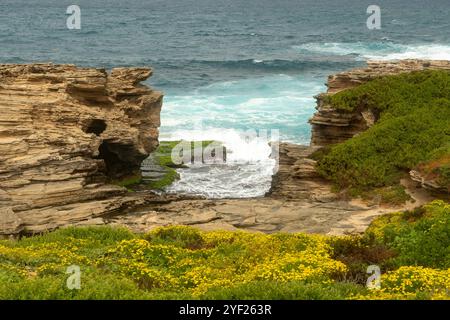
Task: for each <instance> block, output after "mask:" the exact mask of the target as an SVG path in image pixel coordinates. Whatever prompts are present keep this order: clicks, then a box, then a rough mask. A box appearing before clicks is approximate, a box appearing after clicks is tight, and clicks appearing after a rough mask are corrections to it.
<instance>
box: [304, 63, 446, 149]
mask: <svg viewBox="0 0 450 320" xmlns="http://www.w3.org/2000/svg"><path fill="white" fill-rule="evenodd" d="M426 69H432V70H450V61H430V60H400V61H369V62H368V65H367V67H364V68H358V69H353V70H350V71H346V72H341V73H338V74H335V75H331V76H329V77H328V83H327V87H328V90H327V92H326V93H322V94H320V95H318V96H316V99H317V107H316V109H317V112H316V113H315V114H314V116H313V117H312V118H311V119H310V123H311V125H312V136H311V145H313V146H326V145H330V144H335V143H339V142H342V141H345V140H347V139H349V138H352V137H353V136H355V135H356V134H358V133H361V132H362V131H365V130H367V129H368V128H370V127H371V126H372V125H373V124H374V123H375V122H376V120H377V116H378V115H377V114H376V113H375V112H373V110H370V109H367V108H361V109H360V110H356V111H355V112H345V111H340V110H336V109H334V108H333V107H332V106H330V105H329V104H327V103H326V102H325V99H324V98H325V97H326V96H328V95H333V94H335V93H337V92H339V91H342V90H345V89H349V88H353V87H356V86H358V85H361V84H363V83H365V82H368V81H370V80H372V79H375V78H378V77H381V76H388V75H394V74H400V73H404V72H412V71H420V70H426Z"/></svg>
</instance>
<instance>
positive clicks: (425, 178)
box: [409, 170, 450, 194]
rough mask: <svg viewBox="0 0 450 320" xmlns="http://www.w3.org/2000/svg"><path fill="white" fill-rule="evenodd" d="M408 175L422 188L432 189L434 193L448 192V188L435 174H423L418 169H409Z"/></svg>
mask: <svg viewBox="0 0 450 320" xmlns="http://www.w3.org/2000/svg"><path fill="white" fill-rule="evenodd" d="M409 176H410V177H411V179H412V180H413V181H415V182H417V183H418V184H419V185H420V186H421V187H422V188H424V189H427V190H430V191H433V192H435V193H443V194H445V193H450V189H449V188H448V187H447V186H445V185H442V184H441V183H440V182H439V181H438V179H437V178H436V176H435V175H432V174H428V175H427V174H425V173H422V172H420V171H419V170H411V171H410V172H409Z"/></svg>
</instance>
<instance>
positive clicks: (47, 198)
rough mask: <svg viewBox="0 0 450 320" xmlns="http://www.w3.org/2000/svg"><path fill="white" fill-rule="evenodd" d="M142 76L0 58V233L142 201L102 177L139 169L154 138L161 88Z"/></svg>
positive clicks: (45, 226) (135, 71) (141, 71)
mask: <svg viewBox="0 0 450 320" xmlns="http://www.w3.org/2000/svg"><path fill="white" fill-rule="evenodd" d="M151 73H152V71H151V70H150V69H148V68H116V69H113V70H112V71H111V72H110V73H109V74H108V73H107V72H106V71H105V70H103V69H94V68H78V67H75V66H73V65H53V64H32V65H0V208H1V209H0V210H1V211H0V221H1V223H0V234H14V233H18V232H21V231H22V230H25V231H26V232H28V233H33V232H40V231H44V230H49V229H53V228H56V227H58V226H62V225H66V224H70V223H76V222H79V221H82V220H86V219H91V218H93V217H97V216H102V215H104V214H107V213H111V212H114V211H115V210H119V209H120V208H123V207H127V206H130V205H132V204H133V203H136V202H142V199H139V198H137V197H136V196H132V197H129V196H126V190H125V189H124V188H121V187H118V186H114V185H111V184H108V179H110V178H118V177H120V176H122V175H127V174H131V173H133V171H135V170H138V169H139V166H140V163H141V162H142V160H143V159H144V158H145V157H146V156H148V154H149V153H150V152H151V151H153V150H154V149H155V148H156V146H157V144H158V127H159V125H160V120H159V113H160V109H161V104H162V94H161V93H160V92H157V91H153V90H152V89H150V88H149V87H147V86H145V85H141V84H140V82H141V81H143V80H145V79H147V78H148V77H149V76H150V75H151ZM8 221H9V222H8Z"/></svg>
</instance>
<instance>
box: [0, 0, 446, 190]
mask: <svg viewBox="0 0 450 320" xmlns="http://www.w3.org/2000/svg"><path fill="white" fill-rule="evenodd" d="M373 2H374V1H373V0H370V1H365V0H340V1H336V0H253V1H252V0H246V1H245V0H222V1H219V0H217V1H216V0H158V1H152V0H128V1H119V0H70V1H65V0H35V1H32V0H27V1H25V0H0V44H1V46H0V63H28V62H48V61H52V62H55V63H73V64H77V65H81V66H93V67H105V68H112V67H117V66H152V67H153V68H154V76H153V77H152V78H151V79H149V80H148V83H149V84H150V85H152V86H153V87H155V88H157V89H160V90H162V91H164V92H165V100H164V107H163V111H162V114H161V120H162V126H161V129H160V131H161V139H166V140H175V139H193V140H198V139H217V140H220V141H222V142H224V144H225V145H226V146H227V148H228V150H230V152H232V153H231V155H230V159H232V160H234V161H232V162H230V163H229V164H227V165H209V166H205V165H198V164H197V165H192V166H191V168H190V169H188V170H184V171H182V172H181V175H182V178H181V180H180V181H179V182H177V183H176V184H175V185H173V186H172V187H171V188H170V190H169V191H173V192H186V193H194V194H203V195H206V196H210V197H254V196H260V195H262V194H264V193H265V192H266V191H267V190H268V188H269V186H270V176H271V174H272V172H273V170H272V169H273V167H274V161H273V160H271V159H269V154H270V152H271V150H270V148H269V147H268V146H267V143H261V142H258V143H254V142H252V141H248V139H246V136H245V135H242V134H241V133H242V132H244V131H246V130H256V132H264V130H267V131H269V132H270V131H271V130H277V131H278V132H279V136H280V139H281V140H283V141H290V142H295V143H303V144H307V143H308V142H309V139H310V127H309V125H308V123H307V120H308V119H309V118H310V117H311V115H312V114H313V112H314V107H315V101H314V98H313V96H314V95H316V94H318V93H320V92H321V91H324V90H325V89H326V88H325V85H324V84H325V82H326V78H327V76H328V75H329V74H331V73H335V72H338V71H343V70H346V69H349V68H352V67H356V66H361V65H364V63H365V61H367V60H368V59H381V60H387V59H405V58H429V59H448V60H450V32H449V30H450V21H449V19H448V18H449V16H450V1H449V0H431V1H422V0H378V1H376V3H373ZM72 4H77V5H79V6H80V8H81V30H68V29H67V28H66V19H67V15H66V14H65V12H66V9H67V7H68V6H69V5H72ZM372 4H377V5H379V6H380V7H381V30H369V29H368V28H367V27H366V19H367V17H368V15H367V13H366V9H367V7H368V6H369V5H372Z"/></svg>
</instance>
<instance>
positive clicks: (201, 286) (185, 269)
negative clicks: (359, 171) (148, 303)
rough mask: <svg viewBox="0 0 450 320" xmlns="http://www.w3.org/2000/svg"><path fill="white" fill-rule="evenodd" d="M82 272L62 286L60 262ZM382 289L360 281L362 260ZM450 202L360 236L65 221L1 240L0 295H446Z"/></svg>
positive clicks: (381, 221) (387, 220) (388, 219)
mask: <svg viewBox="0 0 450 320" xmlns="http://www.w3.org/2000/svg"><path fill="white" fill-rule="evenodd" d="M71 265H77V266H79V267H80V271H81V278H80V279H81V286H80V289H73V290H70V289H69V288H68V287H67V285H66V281H67V279H68V277H69V275H68V274H66V271H67V268H68V267H69V266H71ZM369 265H378V266H379V267H380V269H381V289H371V290H369V289H367V288H366V286H365V284H366V279H367V278H368V276H369V274H367V267H368V266H369ZM449 290H450V205H449V204H447V203H445V202H443V201H439V200H437V201H434V202H432V203H430V204H428V205H426V206H424V207H422V208H420V209H416V210H414V211H408V212H398V213H393V214H389V215H385V216H381V217H380V218H378V219H376V220H375V221H374V222H373V223H372V224H371V226H370V227H369V229H368V230H367V231H366V232H365V233H364V234H363V235H361V236H325V235H308V234H302V233H297V234H287V233H274V234H262V233H250V232H229V231H212V232H204V231H200V230H198V229H195V228H192V227H187V226H168V227H162V228H156V229H154V230H152V231H150V232H148V233H146V234H134V233H132V232H130V231H128V230H126V229H122V228H114V227H111V226H105V227H69V228H64V229H60V230H57V231H54V232H50V233H46V234H43V235H39V236H34V237H30V238H27V237H24V238H22V239H20V240H2V241H0V299H449V294H448V292H449Z"/></svg>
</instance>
